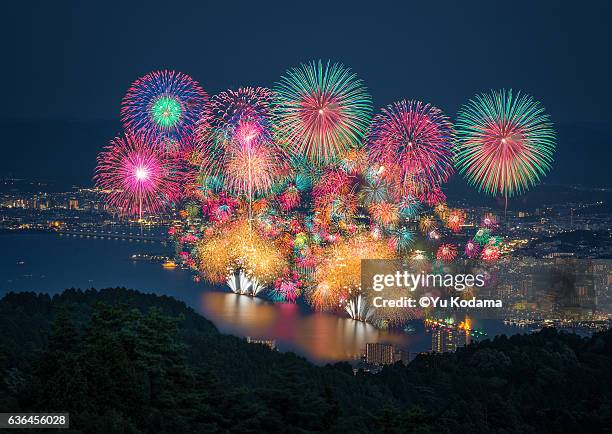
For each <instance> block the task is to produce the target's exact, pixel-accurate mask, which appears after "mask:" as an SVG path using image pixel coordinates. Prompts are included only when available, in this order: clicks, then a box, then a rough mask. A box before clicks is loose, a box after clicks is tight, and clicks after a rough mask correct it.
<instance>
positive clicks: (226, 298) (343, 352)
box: [0, 234, 519, 363]
mask: <svg viewBox="0 0 612 434" xmlns="http://www.w3.org/2000/svg"><path fill="white" fill-rule="evenodd" d="M136 253H149V254H166V255H171V254H172V249H171V247H170V246H169V245H163V244H160V243H153V242H142V241H141V242H136V241H127V240H110V239H99V238H92V237H81V236H77V237H74V236H68V235H59V234H4V235H0V296H2V295H4V294H6V293H7V292H9V291H16V292H18V291H35V292H47V293H50V294H55V293H59V292H62V291H63V290H64V289H65V288H71V287H74V288H81V289H87V288H92V287H93V288H106V287H116V286H124V287H127V288H132V289H136V290H139V291H142V292H148V293H155V294H165V295H169V296H172V297H174V298H176V299H178V300H182V301H184V302H185V303H186V304H187V305H189V306H190V307H192V308H193V309H194V310H196V311H197V312H199V313H201V314H202V315H204V316H205V317H207V318H208V319H210V320H211V321H212V322H213V323H214V324H215V325H216V326H217V328H218V329H219V330H220V331H221V332H223V333H229V334H233V335H237V336H251V337H254V338H266V339H274V340H275V341H276V344H277V346H278V348H279V349H280V350H281V351H294V352H295V353H297V354H300V355H302V356H304V357H306V358H308V359H310V360H312V361H313V362H316V363H325V362H331V361H337V360H347V359H351V358H354V357H356V356H358V355H359V354H360V352H361V351H362V350H363V349H364V348H365V345H366V343H369V342H386V343H392V344H395V345H398V346H402V347H404V348H408V349H409V351H410V352H411V353H414V352H420V351H427V350H429V349H430V347H431V335H430V334H429V333H427V332H426V331H425V330H424V328H423V325H422V323H421V322H420V321H415V322H413V326H414V327H415V329H416V330H415V332H414V333H411V334H407V333H404V332H400V331H391V332H389V331H382V330H378V329H376V328H375V327H373V326H371V325H369V324H365V323H362V322H359V321H353V320H351V319H348V318H343V317H339V316H337V315H333V314H326V313H316V312H311V311H310V310H309V309H308V308H306V307H305V306H302V305H299V304H285V303H271V302H269V301H266V300H263V299H260V298H251V297H247V296H239V295H236V294H233V293H231V292H223V291H221V290H216V289H213V288H211V287H207V286H206V285H205V284H203V283H195V282H194V281H193V279H192V277H193V276H192V273H191V272H190V271H188V270H182V269H179V268H174V269H167V268H163V267H162V266H161V264H158V263H151V262H146V261H133V260H132V259H131V256H132V255H133V254H136ZM475 326H476V328H479V329H484V330H486V331H487V332H488V333H489V335H495V334H500V333H507V334H511V333H516V332H518V331H519V330H518V329H511V328H508V327H505V326H504V325H503V324H502V323H500V322H499V321H490V320H489V321H477V322H476V323H475Z"/></svg>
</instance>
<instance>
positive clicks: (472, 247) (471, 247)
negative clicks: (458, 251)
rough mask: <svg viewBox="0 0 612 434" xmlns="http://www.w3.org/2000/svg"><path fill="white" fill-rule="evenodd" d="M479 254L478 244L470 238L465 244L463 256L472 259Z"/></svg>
mask: <svg viewBox="0 0 612 434" xmlns="http://www.w3.org/2000/svg"><path fill="white" fill-rule="evenodd" d="M479 254H480V244H478V243H475V242H474V241H472V240H469V241H468V242H467V243H466V244H465V256H467V257H468V258H470V259H474V258H477V257H478V255H479Z"/></svg>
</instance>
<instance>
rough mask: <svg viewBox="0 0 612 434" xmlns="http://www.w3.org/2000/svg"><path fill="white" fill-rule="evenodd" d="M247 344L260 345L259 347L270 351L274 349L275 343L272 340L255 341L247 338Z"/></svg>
mask: <svg viewBox="0 0 612 434" xmlns="http://www.w3.org/2000/svg"><path fill="white" fill-rule="evenodd" d="M246 339H247V342H248V343H250V344H260V345H265V346H266V347H268V348H270V349H271V350H275V349H276V341H275V340H274V339H256V338H252V337H250V336H247V338H246Z"/></svg>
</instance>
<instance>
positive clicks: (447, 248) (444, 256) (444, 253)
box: [436, 244, 457, 262]
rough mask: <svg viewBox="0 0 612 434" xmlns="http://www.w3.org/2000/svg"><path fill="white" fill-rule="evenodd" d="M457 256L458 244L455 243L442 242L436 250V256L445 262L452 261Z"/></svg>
mask: <svg viewBox="0 0 612 434" xmlns="http://www.w3.org/2000/svg"><path fill="white" fill-rule="evenodd" d="M455 256H457V246H455V245H454V244H442V245H441V246H440V247H439V248H438V251H437V252H436V258H438V259H439V260H440V261H444V262H452V261H453V259H455Z"/></svg>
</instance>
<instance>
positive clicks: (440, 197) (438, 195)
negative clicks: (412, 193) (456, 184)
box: [418, 187, 446, 206]
mask: <svg viewBox="0 0 612 434" xmlns="http://www.w3.org/2000/svg"><path fill="white" fill-rule="evenodd" d="M418 198H419V200H420V201H421V202H424V203H426V204H427V205H429V206H435V205H437V204H439V203H442V202H444V201H445V200H446V195H445V194H444V192H443V191H442V189H440V187H433V188H431V189H428V190H425V191H422V192H421V193H420V194H419V195H418Z"/></svg>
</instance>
